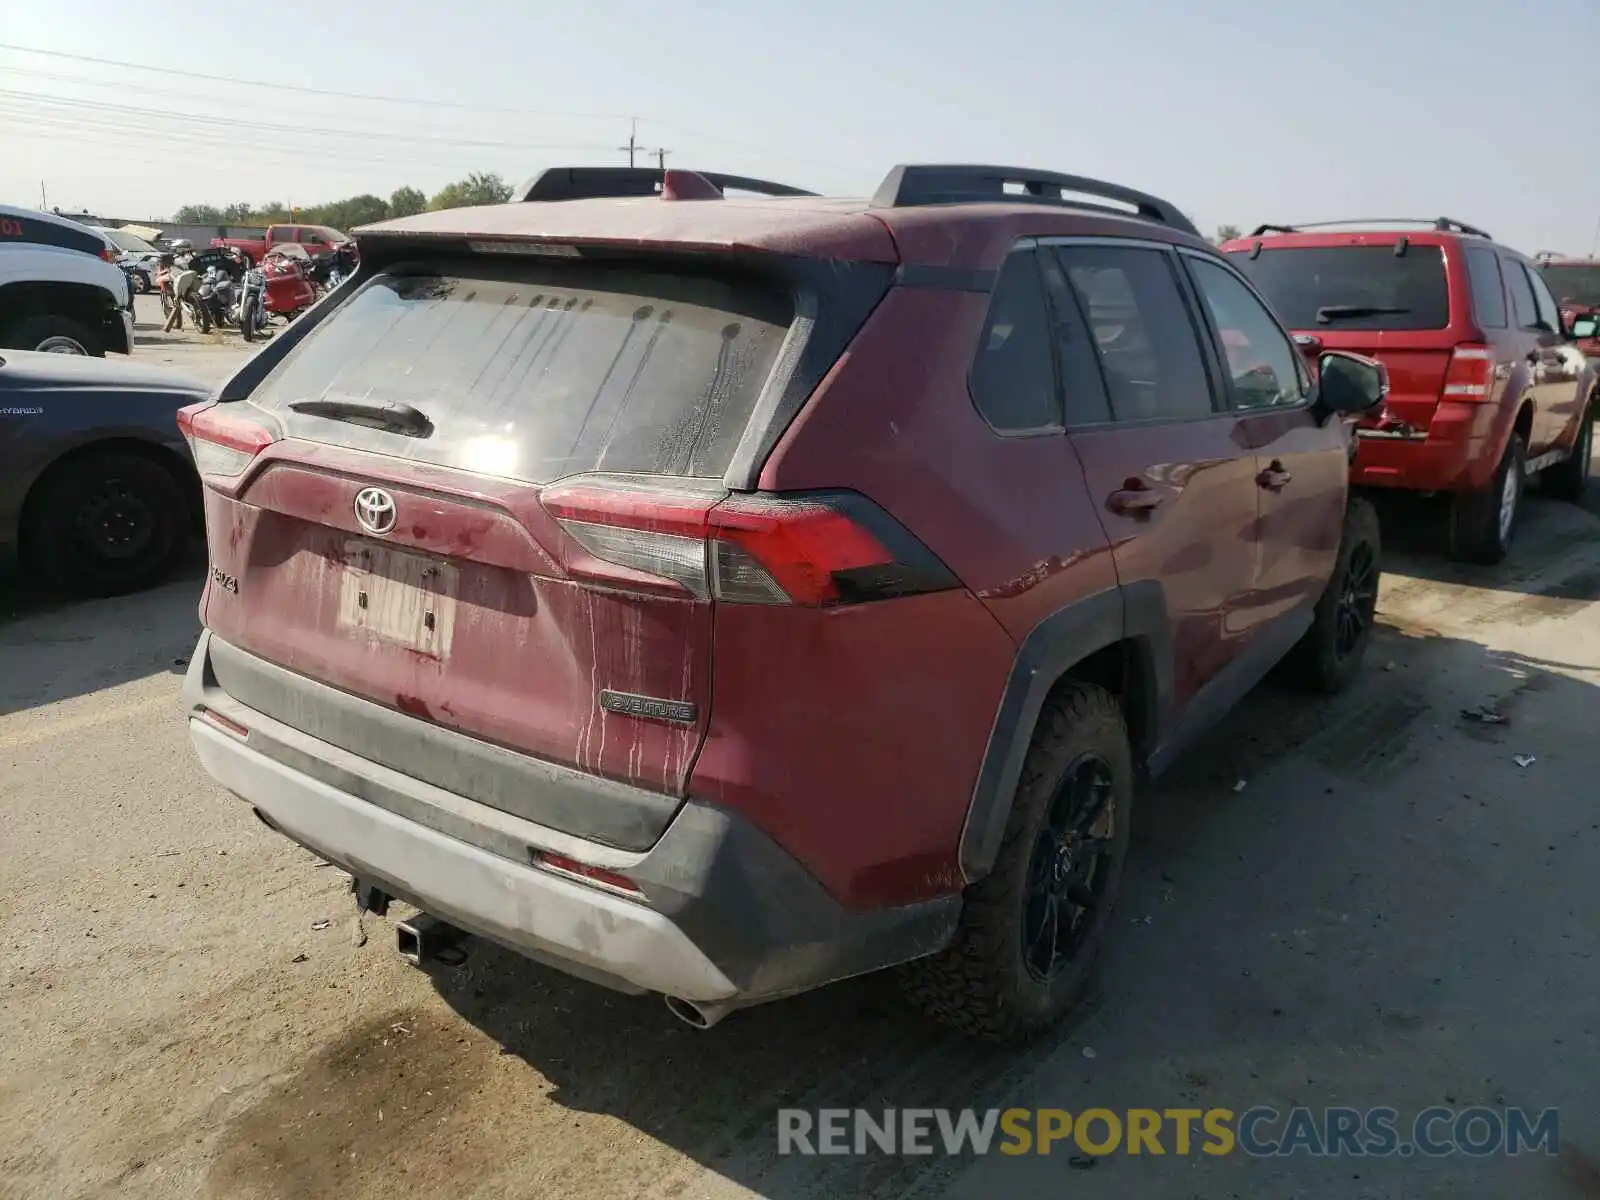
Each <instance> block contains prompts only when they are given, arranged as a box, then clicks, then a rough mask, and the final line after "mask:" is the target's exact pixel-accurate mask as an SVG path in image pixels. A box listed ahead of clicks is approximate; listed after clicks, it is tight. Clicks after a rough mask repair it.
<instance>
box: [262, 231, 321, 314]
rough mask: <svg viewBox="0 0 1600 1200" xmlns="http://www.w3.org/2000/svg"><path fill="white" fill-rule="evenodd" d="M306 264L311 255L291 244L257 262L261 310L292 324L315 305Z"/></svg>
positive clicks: (315, 294)
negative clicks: (261, 287)
mask: <svg viewBox="0 0 1600 1200" xmlns="http://www.w3.org/2000/svg"><path fill="white" fill-rule="evenodd" d="M310 264H311V256H310V255H309V254H307V253H306V252H305V248H304V247H303V246H299V245H295V244H293V243H287V244H285V245H282V246H275V247H273V249H272V250H271V251H270V252H269V253H268V254H267V256H266V257H265V258H263V259H262V260H261V264H260V267H259V270H260V271H261V274H262V277H263V279H264V281H265V287H264V293H265V308H266V311H267V313H268V314H269V315H271V316H281V317H284V318H287V319H288V320H291V321H292V320H294V318H295V317H298V316H299V315H300V314H301V313H303V312H305V310H306V309H308V308H310V307H311V306H312V305H313V304H315V303H316V302H317V287H316V284H314V283H312V282H311V278H310V272H309V270H308V268H309V267H310Z"/></svg>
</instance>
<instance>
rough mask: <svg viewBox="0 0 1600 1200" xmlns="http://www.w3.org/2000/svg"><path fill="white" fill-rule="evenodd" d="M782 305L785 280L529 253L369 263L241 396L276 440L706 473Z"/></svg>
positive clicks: (774, 335)
mask: <svg viewBox="0 0 1600 1200" xmlns="http://www.w3.org/2000/svg"><path fill="white" fill-rule="evenodd" d="M458 272H464V273H458ZM792 316H793V308H792V301H791V298H790V294H789V292H788V291H787V290H785V289H784V288H782V287H781V286H778V285H776V284H770V285H769V284H768V283H766V282H765V281H754V280H752V279H749V278H745V277H740V278H728V279H720V278H712V277H709V276H700V275H694V276H691V275H678V274H665V273H656V272H648V271H643V270H634V269H625V268H619V267H601V266H594V265H588V264H584V265H578V264H542V263H527V264H525V265H521V266H519V267H516V268H509V267H507V268H501V267H498V266H495V267H489V266H485V267H483V268H480V269H470V268H463V267H459V266H453V267H451V268H449V269H441V270H439V271H438V272H437V273H434V272H428V271H417V272H410V273H403V274H401V273H395V274H382V275H378V276H376V277H375V278H373V279H372V280H371V281H370V282H368V283H367V284H366V286H364V287H363V288H362V289H361V290H360V291H359V292H357V293H356V294H355V295H354V296H352V297H351V298H350V300H349V301H347V302H346V303H345V304H343V305H341V306H340V308H339V309H338V310H337V311H336V312H334V313H333V314H332V315H330V316H329V317H328V318H327V319H326V320H325V321H324V322H323V323H322V324H321V325H320V326H319V327H318V328H317V329H315V330H314V331H313V332H312V333H311V334H310V335H308V336H307V338H306V339H305V341H304V342H302V343H301V344H300V345H299V346H296V347H295V348H294V349H293V350H291V351H290V352H289V354H288V355H287V356H286V357H285V358H284V360H283V361H282V362H281V363H279V364H278V366H277V367H276V368H274V370H273V372H272V373H271V374H270V375H268V376H267V378H266V379H265V380H264V381H263V382H262V384H261V386H260V387H259V388H257V390H256V392H255V393H254V394H253V395H252V396H251V401H252V402H253V403H255V404H257V405H259V406H261V407H264V408H267V409H269V410H272V411H275V412H277V413H279V414H280V416H281V417H282V418H283V419H284V420H285V422H286V423H287V427H288V431H289V432H290V434H291V435H292V436H296V437H306V438H311V439H314V440H317V441H322V442H333V443H338V444H342V445H349V446H354V447H357V448H359V449H364V450H372V451H376V452H379V453H382V454H390V455H395V456H399V457H404V458H412V459H416V460H419V461H423V462H428V463H434V464H438V465H440V466H447V467H457V468H460V469H463V470H468V471H477V472H481V473H484V474H490V475H500V476H506V477H510V478H514V479H521V480H526V481H528V482H532V483H545V482H548V481H550V480H552V479H557V478H560V477H562V476H565V475H571V474H575V473H579V472H583V471H612V472H624V473H637V474H648V475H679V476H697V477H710V478H715V477H719V476H721V475H722V474H723V473H724V472H725V471H726V469H727V467H728V465H729V462H730V461H731V459H732V456H733V452H734V449H735V447H736V446H737V445H738V442H739V439H740V437H741V436H742V435H743V433H744V429H745V425H746V424H747V422H748V419H749V417H750V414H751V412H752V410H753V408H754V406H755V403H756V399H757V397H758V396H759V395H760V393H761V390H762V387H763V385H764V384H765V382H766V379H767V376H768V375H769V374H770V372H771V369H772V364H773V362H774V360H775V359H776V357H777V354H778V349H779V347H780V345H781V344H782V342H783V339H784V336H785V333H786V332H787V329H788V326H789V323H790V320H791V319H792ZM304 400H321V401H344V402H348V403H351V404H353V405H383V404H395V405H410V406H412V407H414V408H416V409H418V410H420V411H421V412H422V413H423V415H424V416H425V417H426V418H427V419H428V421H429V422H430V423H431V426H432V429H431V432H430V433H429V434H428V435H427V436H425V437H413V436H406V434H404V433H401V432H396V431H392V430H390V429H386V428H383V427H381V425H380V426H378V427H374V426H373V425H372V424H362V423H359V422H360V416H359V413H357V414H356V415H355V416H353V417H352V418H351V419H349V420H336V419H333V418H332V417H328V416H320V415H319V416H311V415H305V414H297V413H294V412H293V411H292V410H290V405H292V404H294V403H295V402H297V401H304Z"/></svg>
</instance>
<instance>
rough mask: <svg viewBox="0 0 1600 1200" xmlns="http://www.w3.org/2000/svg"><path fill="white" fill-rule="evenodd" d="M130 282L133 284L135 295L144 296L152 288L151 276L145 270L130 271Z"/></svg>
mask: <svg viewBox="0 0 1600 1200" xmlns="http://www.w3.org/2000/svg"><path fill="white" fill-rule="evenodd" d="M128 282H129V283H130V284H131V285H132V286H133V291H134V294H135V295H138V296H143V295H144V294H145V293H146V292H148V291H149V290H150V276H148V275H146V274H145V273H144V272H143V271H129V272H128Z"/></svg>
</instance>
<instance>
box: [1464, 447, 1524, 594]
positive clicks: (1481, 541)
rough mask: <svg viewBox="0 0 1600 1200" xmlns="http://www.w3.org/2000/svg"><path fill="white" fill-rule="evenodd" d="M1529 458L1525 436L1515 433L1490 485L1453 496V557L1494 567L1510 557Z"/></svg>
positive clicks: (1501, 457) (1520, 508)
mask: <svg viewBox="0 0 1600 1200" xmlns="http://www.w3.org/2000/svg"><path fill="white" fill-rule="evenodd" d="M1527 458H1528V451H1527V447H1526V446H1525V445H1524V444H1523V441H1522V435H1521V434H1520V433H1513V434H1512V435H1511V437H1510V438H1509V439H1508V440H1507V441H1506V448H1505V453H1504V454H1502V455H1501V456H1500V465H1499V466H1497V467H1496V468H1495V470H1494V476H1493V478H1491V479H1490V480H1489V486H1488V487H1487V488H1485V489H1484V490H1483V491H1481V492H1458V493H1457V494H1456V495H1454V496H1452V497H1451V498H1450V555H1451V557H1452V558H1458V559H1460V560H1461V561H1463V562H1474V563H1483V564H1484V565H1486V566H1493V565H1494V564H1495V563H1497V562H1499V561H1500V560H1501V559H1503V558H1504V557H1505V556H1506V554H1507V552H1508V551H1509V550H1510V549H1511V542H1512V539H1513V538H1514V537H1515V535H1516V531H1517V518H1518V516H1519V515H1521V512H1522V492H1523V486H1524V484H1525V483H1526V480H1525V479H1524V477H1523V476H1524V464H1525V463H1526V462H1527ZM1508 507H1509V509H1510V511H1509V513H1508V512H1507V511H1506V510H1507V508H1508Z"/></svg>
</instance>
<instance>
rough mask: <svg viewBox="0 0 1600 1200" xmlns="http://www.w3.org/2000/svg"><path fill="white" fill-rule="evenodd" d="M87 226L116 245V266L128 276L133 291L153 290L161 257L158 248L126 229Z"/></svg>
mask: <svg viewBox="0 0 1600 1200" xmlns="http://www.w3.org/2000/svg"><path fill="white" fill-rule="evenodd" d="M89 228H90V229H92V230H94V231H95V232H96V233H98V234H99V235H100V236H101V237H103V238H105V239H106V241H108V242H110V243H111V244H112V245H113V246H115V247H116V250H117V259H116V263H117V266H119V267H121V268H122V273H123V274H124V275H126V276H127V277H128V284H129V286H130V287H132V288H133V290H134V291H135V292H140V293H142V292H150V291H154V290H155V286H156V267H157V266H158V265H159V260H160V258H161V251H160V250H157V249H156V248H155V247H154V246H152V245H151V244H150V243H149V242H148V241H146V240H145V239H144V238H142V237H140V236H139V235H138V234H136V233H133V232H132V231H131V230H128V229H112V228H111V227H110V226H107V225H91V226H89Z"/></svg>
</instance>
